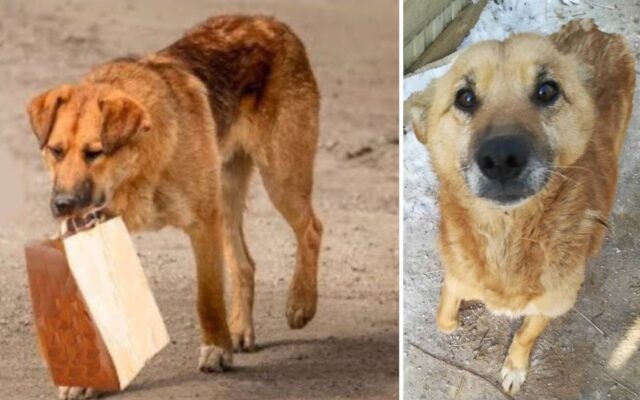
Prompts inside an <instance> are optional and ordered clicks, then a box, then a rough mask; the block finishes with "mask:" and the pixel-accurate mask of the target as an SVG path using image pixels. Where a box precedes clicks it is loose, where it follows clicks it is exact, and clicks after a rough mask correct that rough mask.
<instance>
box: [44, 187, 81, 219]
mask: <svg viewBox="0 0 640 400" xmlns="http://www.w3.org/2000/svg"><path fill="white" fill-rule="evenodd" d="M79 201H80V198H79V197H78V196H75V195H72V194H67V193H58V194H55V195H54V196H53V197H52V198H51V212H53V215H54V216H55V217H60V216H63V215H66V214H69V213H71V212H72V211H73V210H74V209H75V208H76V207H77V206H78V203H79Z"/></svg>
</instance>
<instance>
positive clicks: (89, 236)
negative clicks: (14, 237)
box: [26, 218, 169, 391]
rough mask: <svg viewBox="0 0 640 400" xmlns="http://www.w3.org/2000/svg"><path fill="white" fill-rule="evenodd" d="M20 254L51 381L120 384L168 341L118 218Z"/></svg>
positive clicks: (59, 383) (110, 386) (33, 245)
mask: <svg viewBox="0 0 640 400" xmlns="http://www.w3.org/2000/svg"><path fill="white" fill-rule="evenodd" d="M26 258H27V272H28V276H29V287H30V292H31V300H32V305H33V312H34V316H35V325H36V329H37V333H38V338H39V343H40V349H41V352H42V355H43V357H44V359H45V361H46V362H47V364H48V365H49V369H50V371H51V375H52V377H53V381H54V383H55V384H56V385H57V386H81V387H91V388H96V389H100V390H109V391H112V390H118V389H124V388H125V387H126V386H127V385H128V384H129V383H130V382H131V381H132V380H133V379H134V378H135V376H136V375H137V374H138V372H140V370H141V369H142V368H143V366H144V364H145V363H146V361H148V360H149V359H150V358H151V357H153V356H154V355H155V354H157V353H158V352H159V351H160V350H161V349H162V348H163V347H164V346H166V345H167V343H168V342H169V335H168V333H167V330H166V327H165V325H164V322H163V321H162V317H161V315H160V311H159V310H158V306H157V304H156V302H155V300H154V298H153V295H152V293H151V290H150V288H149V285H148V283H147V280H146V278H145V275H144V271H143V270H142V266H141V265H140V260H139V259H138V256H137V254H136V251H135V248H134V246H133V242H132V241H131V237H130V236H129V233H128V232H127V228H126V226H125V225H124V223H123V221H122V219H121V218H113V219H111V220H109V221H107V222H104V223H101V224H97V225H96V226H95V227H93V228H91V229H89V230H87V231H83V232H80V233H76V234H74V235H72V236H69V237H66V238H64V239H61V240H54V241H51V242H40V243H30V244H29V245H27V247H26Z"/></svg>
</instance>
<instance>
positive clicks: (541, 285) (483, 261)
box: [412, 20, 635, 393]
mask: <svg viewBox="0 0 640 400" xmlns="http://www.w3.org/2000/svg"><path fill="white" fill-rule="evenodd" d="M542 67H543V68H545V69H546V70H548V71H549V73H550V74H551V75H552V76H553V77H554V79H555V80H557V81H558V83H559V84H560V87H561V88H562V96H563V98H561V99H560V100H559V101H558V102H557V103H556V104H555V105H554V106H552V107H549V108H548V109H544V110H543V109H541V108H540V107H538V106H537V105H536V104H533V102H532V101H531V92H532V90H533V86H532V85H533V84H534V82H535V79H536V73H538V71H539V69H540V68H542ZM469 73H472V74H473V76H474V79H475V85H476V90H477V91H478V93H479V97H480V98H481V104H480V106H479V107H478V110H477V112H475V113H473V115H471V116H470V115H468V114H465V113H462V112H460V111H459V110H456V108H455V107H454V106H452V104H453V96H454V94H455V93H456V88H457V87H458V86H457V85H459V81H460V80H461V79H462V77H463V76H465V75H466V74H469ZM634 85H635V69H634V58H633V55H632V53H631V50H630V49H629V47H628V46H627V44H626V41H625V40H624V39H623V38H622V37H621V36H619V35H612V34H606V33H603V32H601V31H599V30H598V29H597V27H596V26H595V25H594V24H593V23H592V22H591V21H586V20H582V21H572V22H570V23H568V24H567V25H565V26H563V28H562V29H561V30H560V31H559V32H557V33H555V34H553V35H551V36H549V37H543V36H540V35H535V34H519V35H514V36H512V37H511V38H509V39H507V40H505V41H504V42H497V41H489V42H482V43H478V44H475V45H473V46H471V47H470V48H469V49H467V50H466V51H465V52H464V53H462V54H461V55H460V56H459V57H458V58H457V59H456V61H455V62H454V64H453V66H452V67H451V69H450V70H449V71H448V72H447V73H446V74H445V75H444V76H443V77H442V78H440V79H438V80H437V81H435V82H434V83H432V84H431V86H430V87H429V88H428V89H427V90H426V91H425V92H423V93H422V94H421V95H420V96H419V98H418V99H417V100H416V102H415V103H414V107H413V109H412V115H413V123H414V128H415V132H416V135H417V136H418V138H419V139H420V140H421V141H422V142H423V143H425V144H426V146H427V148H428V150H429V153H430V155H431V162H432V165H433V168H434V170H435V171H436V174H437V176H438V179H439V182H440V187H439V205H440V210H441V220H440V236H439V246H440V252H441V256H442V261H443V264H444V266H445V271H446V274H445V280H444V283H443V287H442V294H441V300H440V305H439V309H438V313H437V321H436V322H437V325H438V327H439V328H440V329H441V330H442V331H444V332H452V331H453V330H455V329H456V328H457V327H458V319H457V315H458V307H459V304H460V301H461V300H465V299H477V300H481V301H482V302H484V303H485V304H486V306H487V308H488V309H489V310H491V311H493V312H496V313H503V314H507V315H511V316H525V320H524V323H523V325H522V326H521V328H520V329H519V330H518V332H517V333H516V335H515V337H514V340H513V343H512V345H511V348H510V350H509V355H508V356H507V358H506V360H505V364H504V367H503V369H502V379H503V387H504V389H505V390H506V391H507V392H511V393H513V392H516V391H517V390H518V389H519V387H520V385H521V384H522V383H523V381H524V379H525V376H526V372H527V369H528V363H529V355H530V351H531V348H532V346H533V344H534V342H535V339H536V338H537V336H538V335H539V334H540V333H541V332H542V330H543V329H544V328H545V326H546V324H547V322H548V320H549V318H552V317H557V316H559V315H561V314H563V313H565V312H567V311H568V310H569V309H571V308H572V307H573V305H574V303H575V300H576V296H577V294H578V290H579V289H580V286H581V284H582V281H583V279H584V270H585V262H586V260H587V257H588V256H589V255H592V254H595V253H597V252H598V250H599V248H600V246H601V243H602V239H603V237H604V235H605V233H606V220H607V217H608V215H609V212H610V210H611V207H612V205H613V200H614V195H615V189H616V179H617V163H618V158H619V155H620V149H621V146H622V143H623V140H624V137H625V133H626V129H627V124H628V121H629V118H630V113H631V108H632V98H633V92H634ZM512 123H517V124H519V126H525V127H526V128H527V131H528V132H530V133H531V135H532V136H533V140H535V141H538V142H541V143H544V144H545V145H546V146H548V147H549V148H550V149H551V152H552V154H553V160H552V166H551V171H550V178H549V180H548V182H547V183H546V185H545V186H544V188H543V189H542V190H540V191H539V192H538V193H536V194H535V195H533V196H531V197H529V198H528V199H527V200H526V201H524V202H523V203H522V204H519V205H516V206H514V207H501V206H498V205H494V204H493V203H491V202H489V201H487V200H484V199H481V198H478V197H475V196H473V195H472V194H471V192H470V191H469V188H468V187H467V184H466V183H465V180H464V177H463V174H462V173H461V170H462V168H463V167H462V166H461V160H464V159H467V158H468V157H469V155H468V151H469V149H470V148H471V147H472V143H473V141H474V135H477V134H479V133H478V132H482V131H483V130H484V129H486V128H487V127H488V126H491V125H496V124H512Z"/></svg>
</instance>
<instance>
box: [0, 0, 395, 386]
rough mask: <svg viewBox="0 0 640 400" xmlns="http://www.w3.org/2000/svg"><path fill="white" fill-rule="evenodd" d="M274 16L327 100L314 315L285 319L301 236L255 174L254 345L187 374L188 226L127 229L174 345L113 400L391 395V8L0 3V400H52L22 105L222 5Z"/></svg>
mask: <svg viewBox="0 0 640 400" xmlns="http://www.w3.org/2000/svg"><path fill="white" fill-rule="evenodd" d="M232 11H235V12H238V11H240V12H247V13H267V14H272V15H275V16H277V17H278V18H280V19H281V20H283V21H285V22H287V23H288V24H290V25H291V26H292V28H293V29H294V30H295V31H296V32H298V33H299V35H300V36H301V37H302V39H303V41H304V42H305V43H306V45H307V48H308V51H309V54H310V58H311V61H312V65H313V66H314V69H315V71H316V74H317V78H318V80H319V83H320V87H321V91H322V95H323V103H322V116H321V123H322V128H321V138H320V148H319V153H318V158H317V164H316V165H317V168H316V186H315V204H316V207H317V210H318V214H319V216H320V218H321V219H322V221H323V223H324V225H325V236H324V241H323V246H322V253H321V270H320V304H319V310H318V313H317V315H316V317H315V320H314V321H313V322H312V323H311V324H310V325H309V326H308V327H307V328H305V329H304V330H302V331H290V330H289V329H288V328H287V324H286V320H285V317H284V310H285V300H286V290H287V285H288V282H289V279H290V276H291V274H292V268H293V262H294V252H295V247H294V238H293V235H292V234H291V232H290V230H289V228H288V226H287V225H286V224H285V223H284V221H283V220H282V219H281V218H280V216H279V215H278V214H277V213H276V211H275V210H274V209H273V208H272V206H271V204H270V203H269V202H268V200H267V198H266V195H265V193H264V191H263V189H262V187H261V185H260V184H259V179H257V180H256V181H255V182H254V185H253V187H252V191H251V196H250V200H249V209H248V211H247V217H246V221H247V229H246V230H247V233H248V240H249V246H250V248H251V251H252V254H253V256H254V258H255V259H256V261H257V265H258V267H257V295H256V307H255V321H256V331H257V341H258V346H259V351H258V352H256V353H253V354H238V355H236V357H235V368H234V370H233V371H232V372H228V373H225V374H223V375H205V374H201V373H199V372H197V371H196V363H197V354H198V346H199V334H198V327H197V319H196V314H195V306H194V304H195V303H194V301H195V299H194V298H195V282H194V269H195V268H194V265H193V258H192V255H191V251H190V248H189V246H188V242H187V239H186V237H185V235H183V234H182V233H180V232H178V231H174V230H164V231H161V232H159V233H144V234H141V235H136V236H135V241H136V245H137V247H138V250H139V253H140V255H141V259H142V262H143V265H144V267H145V270H146V272H147V275H148V278H149V280H150V283H151V285H152V288H153V291H154V293H155V296H156V299H157V301H158V303H159V306H160V309H161V311H162V314H163V315H164V318H165V321H166V323H167V325H168V330H169V333H170V335H171V337H172V343H171V345H169V346H168V347H167V348H166V349H165V350H164V351H163V352H162V353H160V354H159V355H158V356H157V357H156V358H154V359H153V360H152V361H151V362H150V364H149V365H148V366H147V368H146V369H144V370H143V372H142V373H141V374H140V375H139V377H138V378H137V379H136V380H135V382H134V383H133V384H132V386H131V387H130V388H129V389H128V390H127V391H126V392H125V393H123V394H119V395H115V396H113V398H118V399H195V398H199V399H213V398H217V399H301V398H305V399H346V398H359V399H360V398H367V399H392V398H397V395H398V250H397V247H398V245H397V242H398V161H397V160H398V144H397V140H398V139H397V137H398V134H397V118H398V115H397V114H398V89H397V87H398V23H397V19H398V7H397V2H395V1H390V0H375V1H369V2H367V4H366V5H364V4H362V3H361V2H359V1H356V0H354V1H325V0H307V1H304V2H298V1H286V0H255V1H237V2H229V1H222V0H184V1H181V2H175V1H173V0H153V1H152V0H145V1H128V0H116V1H109V2H107V1H99V2H98V1H93V2H86V1H82V0H49V1H46V2H42V1H39V2H36V1H20V2H18V1H11V0H0V15H1V16H2V18H1V20H0V88H1V89H0V143H1V144H0V177H1V178H2V186H1V187H2V191H1V194H0V210H1V211H0V218H1V222H2V223H1V224H0V399H37V398H53V397H54V389H53V387H52V384H51V381H50V380H49V377H48V373H47V370H46V368H45V367H44V366H43V364H42V362H41V360H40V357H39V355H38V352H37V349H36V342H35V336H34V327H33V324H32V322H31V311H30V304H29V297H28V288H27V285H26V281H27V277H26V273H25V268H24V259H23V245H24V243H25V242H27V241H28V240H31V239H35V238H40V237H43V236H45V235H48V234H50V233H53V232H54V231H55V229H56V226H55V224H54V222H53V220H52V219H51V217H50V215H49V211H48V198H49V191H50V183H49V177H48V174H47V172H46V171H45V169H44V167H43V164H42V162H41V161H40V157H39V153H38V148H37V145H36V141H35V138H34V137H33V136H32V134H31V133H30V129H29V128H28V122H27V118H26V116H25V114H24V108H25V104H26V102H27V101H28V99H29V98H30V97H31V96H32V95H35V94H37V93H39V92H41V91H43V90H44V89H46V88H49V87H51V86H53V85H56V84H60V83H63V82H65V81H68V80H73V79H75V78H78V77H79V76H80V75H81V74H82V73H83V72H85V71H86V70H87V69H88V68H89V67H90V66H91V65H93V64H95V63H99V62H103V61H106V60H109V59H110V58H114V57H118V56H123V55H127V54H130V53H145V52H149V51H153V50H156V49H159V48H161V47H163V46H165V45H167V44H169V43H170V42H171V41H172V40H174V39H176V38H178V37H179V36H180V35H181V33H182V32H183V31H184V30H185V29H187V28H189V27H190V26H192V25H193V24H195V23H197V22H199V21H201V20H203V19H204V18H205V17H207V16H209V15H213V14H216V13H223V12H232Z"/></svg>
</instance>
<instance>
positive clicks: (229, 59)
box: [28, 16, 322, 398]
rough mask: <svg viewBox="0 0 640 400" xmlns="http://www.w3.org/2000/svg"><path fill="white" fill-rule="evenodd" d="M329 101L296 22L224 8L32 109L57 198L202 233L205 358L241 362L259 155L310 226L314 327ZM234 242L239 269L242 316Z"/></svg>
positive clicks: (48, 95)
mask: <svg viewBox="0 0 640 400" xmlns="http://www.w3.org/2000/svg"><path fill="white" fill-rule="evenodd" d="M318 109H319V93H318V89H317V86H316V82H315V79H314V76H313V73H312V71H311V67H310V65H309V61H308V59H307V55H306V52H305V49H304V46H303V44H302V43H301V42H300V40H299V39H298V38H297V37H296V36H295V35H294V34H293V33H292V32H291V30H290V29H289V28H288V27H287V26H285V25H284V24H282V23H280V22H277V21H275V20H273V19H271V18H266V17H246V16H223V17H216V18H211V19H209V20H208V21H206V22H205V23H203V24H202V25H200V26H198V27H196V28H194V29H192V30H191V31H189V32H188V33H187V34H186V35H185V36H184V37H183V38H181V39H180V40H178V41H177V42H175V43H174V44H172V45H171V46H169V47H167V48H166V49H164V50H161V51H159V52H157V53H153V54H150V55H148V56H145V57H140V58H126V59H119V60H114V61H112V62H108V63H106V64H104V65H100V66H98V67H96V68H94V69H93V70H92V71H90V72H89V73H88V75H87V76H85V77H84V78H83V79H82V80H81V81H80V82H78V83H75V84H69V85H63V86H60V87H57V88H54V89H52V90H50V91H47V92H45V93H43V94H42V95H40V96H37V97H36V98H34V99H33V100H32V101H31V103H30V105H29V108H28V112H29V115H30V119H31V123H32V127H33V131H34V133H35V134H36V136H37V138H38V141H39V144H40V146H41V148H42V151H43V156H44V158H45V160H46V162H47V165H48V166H49V167H50V170H51V172H52V176H53V180H54V198H55V196H56V195H60V194H63V195H68V196H71V198H74V199H76V200H78V199H82V201H79V202H78V204H77V206H76V207H75V209H74V210H73V212H82V211H83V210H84V209H88V208H92V207H93V208H95V207H102V208H104V210H105V211H106V212H107V213H108V214H116V215H121V216H122V218H123V219H124V221H125V223H126V224H127V226H128V228H129V229H131V230H144V229H159V228H161V227H163V226H167V225H169V226H174V227H177V228H180V229H182V230H184V231H185V232H186V233H187V234H188V235H189V237H190V239H191V242H192V245H193V250H194V254H195V258H196V262H197V279H198V313H199V316H200V322H201V328H202V335H203V346H202V349H201V357H200V360H199V367H200V369H201V370H203V371H206V372H210V371H215V370H223V369H225V368H226V367H228V366H230V365H231V358H232V357H231V352H232V348H235V349H236V350H248V351H250V350H253V348H254V344H255V334H254V328H253V321H252V308H253V293H254V269H255V264H254V261H253V259H252V258H251V256H250V255H249V252H248V250H247V245H246V243H245V239H244V235H243V232H242V214H243V211H244V206H245V197H246V195H247V189H248V185H249V179H250V175H251V171H252V170H253V169H254V166H257V169H258V170H259V171H260V174H261V175H262V180H263V182H264V185H265V187H266V190H267V192H268V194H269V196H270V198H271V200H272V202H273V203H274V205H275V206H276V208H277V209H278V210H279V211H280V213H281V214H282V215H283V217H284V218H285V219H286V220H287V222H288V223H289V224H290V225H291V227H292V229H293V231H294V232H295V235H296V238H297V243H298V251H297V256H296V267H295V273H294V277H293V281H292V282H291V286H290V292H289V298H288V302H287V308H286V315H287V319H288V322H289V325H290V327H291V328H302V327H303V326H305V325H306V324H307V323H308V322H309V321H310V320H311V319H312V318H313V316H314V314H315V311H316V302H317V284H316V280H317V265H318V253H319V250H320V240H321V234H322V226H321V224H320V221H319V220H318V219H317V218H316V216H315V214H314V212H313V208H312V205H311V191H312V186H313V162H314V156H315V151H316V143H317V134H318ZM63 217H66V216H63ZM223 253H224V255H225V258H226V262H227V265H228V267H229V269H230V276H231V281H232V305H231V315H230V318H229V321H228V324H229V325H227V316H226V312H225V306H224V298H223V274H222V261H223V259H222V255H223ZM80 392H82V391H80ZM73 393H76V394H77V393H78V390H68V389H67V390H66V391H65V392H64V393H63V396H64V397H69V398H71V397H75V396H76V395H75V394H73ZM81 394H82V393H81Z"/></svg>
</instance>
